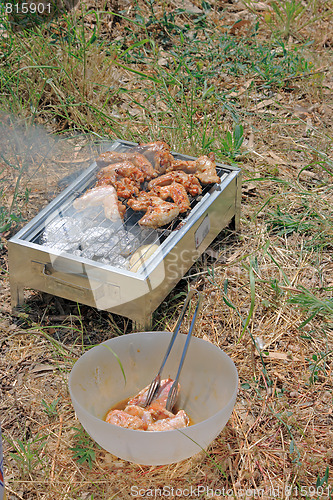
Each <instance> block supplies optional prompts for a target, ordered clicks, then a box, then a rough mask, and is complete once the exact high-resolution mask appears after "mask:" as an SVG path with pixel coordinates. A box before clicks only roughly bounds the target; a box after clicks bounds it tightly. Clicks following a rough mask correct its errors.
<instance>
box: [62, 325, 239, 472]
mask: <svg viewBox="0 0 333 500" xmlns="http://www.w3.org/2000/svg"><path fill="white" fill-rule="evenodd" d="M170 338H171V333H170V332H143V333H133V334H129V335H124V336H121V337H117V338H114V339H110V340H107V341H106V342H103V343H102V344H100V345H99V346H96V347H93V348H92V349H90V350H89V351H87V352H86V353H85V354H84V355H83V356H82V357H81V358H80V359H79V360H78V361H77V362H76V363H75V365H74V367H73V369H72V371H71V374H70V377H69V391H70V395H71V398H72V402H73V406H74V409H75V411H76V414H77V417H78V419H79V420H80V422H81V424H82V425H83V427H84V428H85V430H86V431H87V432H88V434H89V435H90V436H91V437H92V438H93V439H94V440H95V441H96V442H97V443H98V444H99V445H100V446H101V447H102V448H104V449H105V450H106V451H108V452H110V453H112V454H113V455H116V456H117V457H120V458H122V459H124V460H128V461H130V462H134V463H138V464H142V465H164V464H170V463H174V462H178V461H181V460H184V459H186V458H189V457H190V456H192V455H195V454H196V453H198V452H199V451H201V450H202V449H205V448H207V446H208V445H209V444H210V443H211V442H212V441H213V440H214V439H215V438H216V437H217V436H218V434H219V433H220V432H221V431H222V429H223V428H224V426H225V424H226V423H227V421H228V419H229V417H230V415H231V412H232V410H233V407H234V404H235V400H236V395H237V388H238V374H237V370H236V367H235V365H234V363H233V361H232V360H231V359H230V358H229V357H228V356H227V355H226V354H225V353H224V352H223V351H221V349H219V348H218V347H216V346H215V345H213V344H211V343H210V342H207V341H205V340H202V339H198V338H196V337H194V338H192V340H191V343H190V346H189V349H188V352H187V356H186V359H185V362H184V366H183V369H182V373H181V376H180V381H179V382H180V386H181V390H180V400H179V405H178V406H179V408H182V409H184V410H185V411H186V412H187V413H188V415H189V416H190V417H191V419H192V421H193V422H194V425H191V426H189V427H186V428H184V429H179V430H169V431H159V432H154V431H138V430H131V429H124V428H122V427H118V426H116V425H112V424H109V423H107V422H105V421H103V418H104V417H105V415H106V413H107V411H108V410H109V409H110V408H111V407H112V406H114V405H115V404H117V403H118V402H119V401H122V400H124V399H126V398H129V397H130V396H133V395H134V394H136V393H137V392H139V391H140V390H141V389H143V388H144V387H145V386H147V385H148V384H149V383H150V382H151V381H152V379H153V377H155V375H156V373H157V371H158V369H159V367H160V364H161V362H162V359H163V356H164V353H165V351H166V348H167V346H168V344H169V341H170ZM185 339H186V336H185V335H182V334H179V335H178V337H177V339H176V342H175V344H174V346H173V349H172V351H171V354H170V356H169V359H168V361H167V364H166V366H165V368H164V370H163V373H162V378H167V377H169V376H170V377H171V378H174V377H175V375H176V372H177V368H178V363H179V360H180V356H181V353H182V349H183V346H184V342H185ZM108 347H109V348H108ZM110 349H112V351H113V352H114V353H116V354H117V356H118V358H119V360H120V362H121V364H122V366H123V369H124V372H125V376H126V383H125V380H124V377H123V373H122V370H121V368H120V365H119V362H118V360H117V358H116V356H114V354H113V353H112V352H111V351H110Z"/></svg>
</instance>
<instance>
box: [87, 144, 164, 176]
mask: <svg viewBox="0 0 333 500" xmlns="http://www.w3.org/2000/svg"><path fill="white" fill-rule="evenodd" d="M126 161H130V162H132V163H133V165H134V166H135V167H137V168H139V169H140V170H141V172H142V174H143V176H144V179H146V180H147V181H149V180H150V179H153V178H154V177H156V176H157V172H156V171H155V170H154V167H153V165H152V164H151V163H150V161H149V160H148V159H147V158H146V157H145V156H144V155H143V154H141V153H139V152H137V153H134V152H132V153H130V152H128V153H118V152H117V151H105V153H101V154H100V155H99V157H98V158H97V160H96V163H97V165H98V166H99V167H107V166H108V165H110V164H114V163H119V162H126Z"/></svg>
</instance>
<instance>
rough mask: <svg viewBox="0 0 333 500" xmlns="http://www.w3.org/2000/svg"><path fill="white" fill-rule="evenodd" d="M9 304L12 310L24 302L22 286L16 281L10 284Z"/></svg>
mask: <svg viewBox="0 0 333 500" xmlns="http://www.w3.org/2000/svg"><path fill="white" fill-rule="evenodd" d="M10 295H11V306H12V309H13V312H15V309H17V308H18V307H19V306H22V305H23V304H24V287H23V286H20V285H18V284H17V283H11V284H10Z"/></svg>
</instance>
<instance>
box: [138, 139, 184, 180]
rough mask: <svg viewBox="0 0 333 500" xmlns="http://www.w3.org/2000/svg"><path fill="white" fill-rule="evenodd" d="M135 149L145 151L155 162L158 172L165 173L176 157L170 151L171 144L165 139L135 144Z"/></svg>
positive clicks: (153, 162) (152, 161) (151, 160)
mask: <svg viewBox="0 0 333 500" xmlns="http://www.w3.org/2000/svg"><path fill="white" fill-rule="evenodd" d="M133 150H135V151H137V152H139V153H143V154H144V155H145V156H146V157H147V158H148V159H149V161H150V162H151V163H152V164H153V166H154V169H155V170H156V172H157V173H158V174H164V172H165V171H166V170H167V168H169V167H170V166H171V164H172V162H173V161H174V157H173V156H172V154H171V153H170V146H168V144H167V143H166V142H163V141H156V142H147V143H146V144H139V145H138V146H135V147H134V148H133Z"/></svg>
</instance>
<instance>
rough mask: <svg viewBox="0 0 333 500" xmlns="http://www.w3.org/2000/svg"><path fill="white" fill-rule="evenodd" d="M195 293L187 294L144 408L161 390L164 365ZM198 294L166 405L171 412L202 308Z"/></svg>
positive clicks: (191, 291) (200, 296) (193, 291)
mask: <svg viewBox="0 0 333 500" xmlns="http://www.w3.org/2000/svg"><path fill="white" fill-rule="evenodd" d="M195 292H196V290H190V291H189V293H188V294H187V297H186V300H185V302H184V305H183V308H182V310H181V313H180V316H179V318H178V321H177V324H176V326H175V329H174V332H173V334H172V337H171V340H170V343H169V345H168V348H167V350H166V353H165V355H164V358H163V361H162V364H161V367H160V369H159V371H158V373H157V375H156V377H155V378H154V379H153V381H152V382H151V384H150V386H149V389H148V392H147V397H146V400H145V402H144V405H143V406H144V407H147V406H148V405H150V403H151V402H152V400H153V399H154V397H155V395H156V393H157V391H158V390H159V388H160V386H161V373H162V370H163V368H164V365H165V363H166V361H167V359H168V357H169V354H170V352H171V349H172V346H173V344H174V342H175V340H176V337H177V335H178V332H179V329H180V327H181V324H182V322H183V319H184V316H185V313H186V309H187V306H188V304H189V302H190V300H191V298H192V297H193V295H194V293H195ZM197 293H198V302H197V305H196V308H195V311H194V314H193V318H192V321H191V326H190V329H189V332H188V334H187V338H186V342H185V345H184V349H183V353H182V357H181V359H180V363H179V367H178V372H177V375H176V378H175V380H174V383H173V384H172V386H171V389H170V392H169V395H168V399H167V403H166V409H167V410H169V411H170V410H171V409H172V407H173V406H174V404H175V400H176V395H177V386H178V379H179V376H180V372H181V369H182V367H183V363H184V359H185V356H186V353H187V349H188V346H189V343H190V339H191V335H192V331H193V328H194V325H195V323H196V320H197V317H198V313H199V310H200V307H201V301H202V295H201V293H200V292H197Z"/></svg>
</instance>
